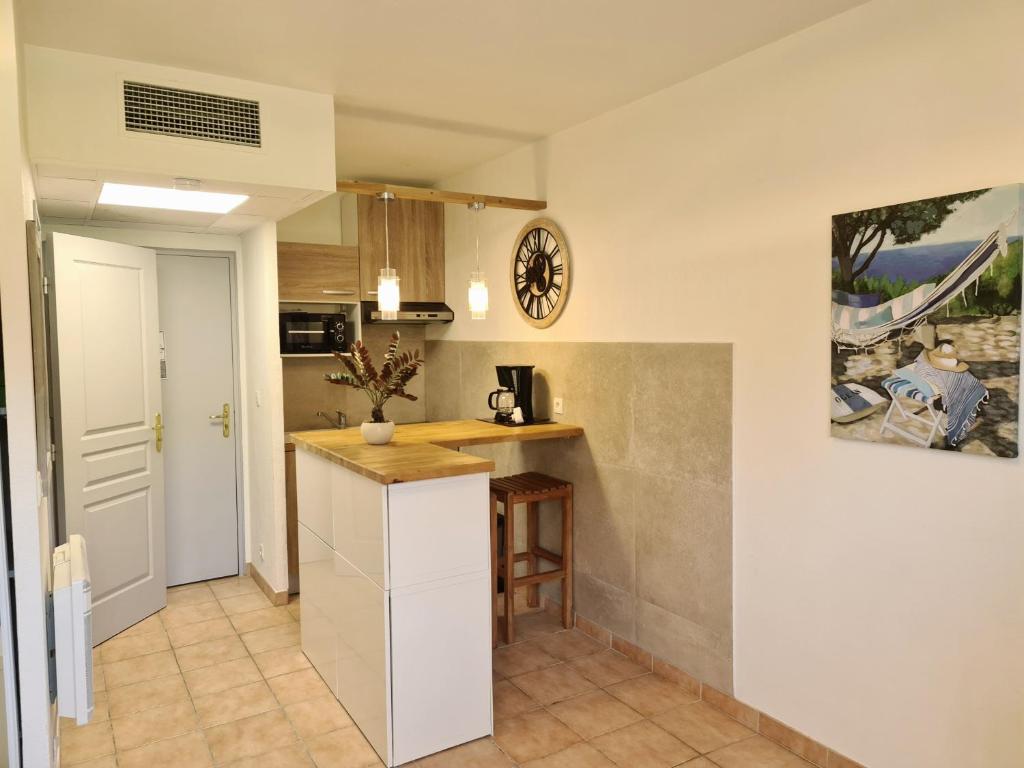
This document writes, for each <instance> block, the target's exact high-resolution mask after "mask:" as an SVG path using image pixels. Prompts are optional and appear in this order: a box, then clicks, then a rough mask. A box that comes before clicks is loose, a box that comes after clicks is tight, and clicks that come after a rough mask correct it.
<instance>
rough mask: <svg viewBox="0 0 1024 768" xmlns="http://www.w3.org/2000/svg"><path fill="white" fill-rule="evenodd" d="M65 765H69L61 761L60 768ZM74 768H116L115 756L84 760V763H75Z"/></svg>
mask: <svg viewBox="0 0 1024 768" xmlns="http://www.w3.org/2000/svg"><path fill="white" fill-rule="evenodd" d="M65 765H69V763H67V762H64V761H62V762H61V766H62V768H63V766H65ZM75 768H117V757H116V756H115V755H105V756H103V757H97V758H95V759H94V760H86V761H85V762H84V763H75Z"/></svg>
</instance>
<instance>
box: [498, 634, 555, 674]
mask: <svg viewBox="0 0 1024 768" xmlns="http://www.w3.org/2000/svg"><path fill="white" fill-rule="evenodd" d="M557 663H558V659H556V658H555V657H553V656H551V655H550V654H548V653H546V652H545V651H544V649H543V648H541V647H540V646H539V645H538V644H537V643H535V642H530V643H516V644H515V645H506V646H503V647H502V648H498V649H497V650H495V651H494V669H495V671H496V672H497V673H498V674H499V675H501V676H502V677H515V676H516V675H524V674H526V673H527V672H536V671H537V670H538V669H544V667H550V666H553V665H555V664H557Z"/></svg>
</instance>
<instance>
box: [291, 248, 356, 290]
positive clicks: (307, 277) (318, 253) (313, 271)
mask: <svg viewBox="0 0 1024 768" xmlns="http://www.w3.org/2000/svg"><path fill="white" fill-rule="evenodd" d="M277 293H278V297H279V298H280V300H281V301H304V302H310V301H327V302H337V301H358V300H359V249H358V248H356V247H355V246H347V245H315V244H312V243H278V244H277Z"/></svg>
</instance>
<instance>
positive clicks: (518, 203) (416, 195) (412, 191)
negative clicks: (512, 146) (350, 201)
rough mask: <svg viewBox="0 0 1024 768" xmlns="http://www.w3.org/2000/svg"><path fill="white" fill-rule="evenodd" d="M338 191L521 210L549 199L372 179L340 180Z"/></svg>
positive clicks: (544, 205)
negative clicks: (388, 182)
mask: <svg viewBox="0 0 1024 768" xmlns="http://www.w3.org/2000/svg"><path fill="white" fill-rule="evenodd" d="M338 191H339V192H355V193H356V194H357V195H379V194H380V193H381V192H391V193H392V194H393V195H394V196H395V197H396V198H398V199H400V200H428V201H431V202H435V203H454V204H457V205H469V204H470V203H483V204H484V205H486V206H487V207H488V208H515V209H517V210H520V211H543V210H544V209H545V208H547V207H548V203H547V200H529V199H527V198H521V197H501V196H499V195H477V194H474V193H472V192H451V191H448V190H444V189H430V188H428V187H404V186H401V185H399V184H378V183H376V182H372V181H339V182H338Z"/></svg>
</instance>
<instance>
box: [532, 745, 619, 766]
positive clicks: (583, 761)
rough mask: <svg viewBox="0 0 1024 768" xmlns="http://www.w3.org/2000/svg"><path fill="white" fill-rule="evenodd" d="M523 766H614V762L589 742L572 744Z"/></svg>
mask: <svg viewBox="0 0 1024 768" xmlns="http://www.w3.org/2000/svg"><path fill="white" fill-rule="evenodd" d="M523 768H615V764H614V763H613V762H611V761H610V760H609V759H608V758H607V757H605V756H604V755H602V754H601V753H600V752H598V751H597V750H596V749H594V748H593V747H592V746H590V745H589V744H574V745H573V746H571V747H569V748H568V749H563V750H562V751H561V752H556V753H555V754H553V755H548V756H547V757H541V758H538V759H536V760H530V761H529V762H527V763H523Z"/></svg>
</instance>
